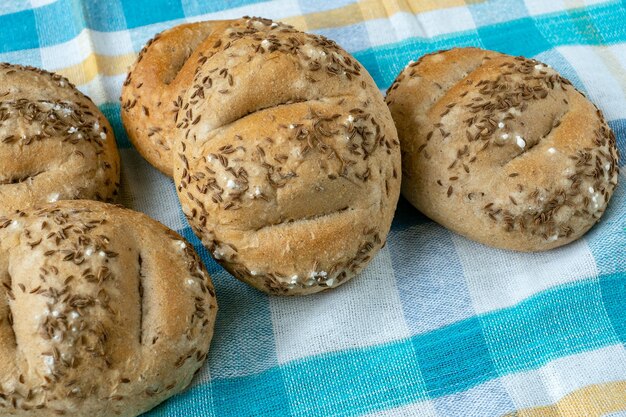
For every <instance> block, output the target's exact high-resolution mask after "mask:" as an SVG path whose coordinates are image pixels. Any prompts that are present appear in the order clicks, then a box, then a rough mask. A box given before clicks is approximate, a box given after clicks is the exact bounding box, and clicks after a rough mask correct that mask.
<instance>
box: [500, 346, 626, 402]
mask: <svg viewBox="0 0 626 417" xmlns="http://www.w3.org/2000/svg"><path fill="white" fill-rule="evenodd" d="M624 375H626V350H625V349H624V346H622V345H613V346H608V347H605V348H602V349H597V350H593V351H588V352H584V353H579V354H576V355H571V356H566V357H563V358H559V359H556V360H553V361H551V362H549V363H548V364H546V365H544V366H542V367H541V368H539V369H534V370H532V371H526V372H520V373H515V374H510V375H506V376H503V377H501V378H500V379H501V380H502V383H503V384H504V386H505V387H506V390H507V391H508V393H509V395H510V396H511V398H512V399H513V401H514V403H515V406H516V408H517V409H521V408H528V407H537V406H542V405H550V404H554V403H555V402H557V401H559V400H560V399H561V398H563V397H564V396H566V395H567V394H569V393H571V392H574V391H576V390H579V389H581V388H583V387H586V386H588V385H592V384H601V383H606V382H613V381H622V380H624Z"/></svg>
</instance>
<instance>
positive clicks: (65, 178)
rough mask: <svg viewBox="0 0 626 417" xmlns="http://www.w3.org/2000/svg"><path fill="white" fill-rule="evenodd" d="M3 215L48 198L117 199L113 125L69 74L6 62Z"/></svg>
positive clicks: (1, 94)
mask: <svg viewBox="0 0 626 417" xmlns="http://www.w3.org/2000/svg"><path fill="white" fill-rule="evenodd" d="M0 85H1V86H2V87H0V120H1V122H0V167H2V168H1V169H0V201H2V204H0V216H2V215H6V214H9V213H12V212H14V211H15V210H20V209H25V208H27V207H31V206H33V205H36V204H41V203H45V202H47V201H56V200H65V199H97V200H105V201H111V200H112V199H113V198H114V197H115V196H116V195H117V189H118V186H119V175H120V172H119V171H120V168H119V156H118V153H117V146H116V144H115V138H114V136H113V131H112V129H111V126H110V125H109V122H108V121H107V119H106V118H105V117H104V115H102V113H101V112H100V110H99V109H98V108H97V107H96V106H95V104H93V102H92V101H91V100H90V99H89V98H88V97H86V96H84V95H83V94H82V93H81V92H80V91H78V90H77V89H76V88H75V87H74V86H73V85H72V84H71V83H70V82H69V81H68V80H67V79H65V78H63V77H61V76H60V75H57V74H52V73H49V72H46V71H43V70H40V69H37V68H33V67H23V66H20V65H11V64H0Z"/></svg>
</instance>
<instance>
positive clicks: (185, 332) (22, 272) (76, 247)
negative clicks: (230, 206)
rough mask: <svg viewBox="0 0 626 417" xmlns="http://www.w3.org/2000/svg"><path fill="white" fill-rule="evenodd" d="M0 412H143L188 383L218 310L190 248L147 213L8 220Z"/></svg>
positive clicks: (83, 205)
mask: <svg viewBox="0 0 626 417" xmlns="http://www.w3.org/2000/svg"><path fill="white" fill-rule="evenodd" d="M0 283H1V284H2V285H0V414H2V415H3V416H7V415H8V416H17V417H38V416H42V417H43V416H51V415H71V416H77V417H87V416H89V417H112V416H127V417H134V416H136V415H139V414H141V413H142V412H144V411H147V410H149V409H150V408H152V407H154V406H155V405H157V404H158V403H160V402H161V401H163V400H165V399H166V398H168V397H170V396H172V395H174V394H176V393H178V392H180V391H181V390H183V389H184V388H185V387H186V386H187V385H188V384H189V382H190V381H191V378H192V376H193V374H194V372H195V371H196V370H197V369H198V368H200V366H201V365H202V363H203V361H204V359H205V357H206V354H207V351H208V349H209V343H210V340H211V336H212V332H213V324H214V320H215V313H216V302H215V293H214V291H213V287H212V284H211V280H210V277H209V275H208V274H207V272H206V271H205V269H204V267H203V265H202V263H201V262H200V260H199V259H198V257H197V255H196V254H195V253H194V252H193V250H192V249H191V247H190V245H189V244H188V243H187V242H185V240H184V239H183V238H182V237H180V236H179V235H178V234H176V233H175V232H173V231H172V230H169V229H167V228H166V227H165V226H163V225H161V224H160V223H158V222H156V221H154V220H152V219H150V218H148V217H147V216H145V215H143V214H141V213H137V212H133V211H131V210H127V209H124V208H121V207H120V206H112V205H109V204H105V203H100V202H95V201H87V200H80V201H63V202H58V203H53V204H48V205H45V206H43V207H42V208H38V209H29V210H26V211H23V212H19V213H18V214H15V215H13V216H11V217H8V218H2V219H0Z"/></svg>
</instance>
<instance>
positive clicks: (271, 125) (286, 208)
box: [144, 18, 400, 295]
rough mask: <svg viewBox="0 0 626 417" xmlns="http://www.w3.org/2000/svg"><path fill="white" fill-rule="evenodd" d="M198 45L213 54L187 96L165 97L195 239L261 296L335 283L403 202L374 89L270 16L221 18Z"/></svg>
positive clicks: (350, 61)
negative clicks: (222, 23) (171, 105)
mask: <svg viewBox="0 0 626 417" xmlns="http://www.w3.org/2000/svg"><path fill="white" fill-rule="evenodd" d="M203 45H211V46H212V48H213V49H210V50H208V51H199V52H198V51H196V52H194V54H196V55H197V56H198V59H195V60H194V61H193V63H192V65H185V66H184V67H183V69H182V71H189V72H190V73H191V74H192V81H191V83H190V87H188V88H187V89H186V91H185V93H184V94H183V95H182V96H178V97H174V98H173V99H172V100H170V101H172V102H176V103H177V110H178V111H177V113H176V114H175V118H176V120H177V125H176V129H175V130H174V134H173V136H172V137H173V143H174V146H175V152H176V153H175V157H174V158H173V163H174V180H175V182H176V184H177V189H178V193H179V198H180V201H181V204H182V207H183V211H184V212H185V214H186V215H187V217H188V219H189V221H190V224H191V226H192V227H193V230H194V232H195V233H196V234H197V235H198V236H200V237H201V239H202V241H203V243H204V244H205V245H206V246H207V247H208V249H209V250H210V251H211V253H212V254H213V256H214V257H215V259H217V260H218V261H219V262H220V263H221V264H222V265H223V266H224V267H225V268H226V269H227V270H228V271H230V272H231V273H232V274H233V275H235V276H236V277H237V278H239V279H241V280H243V281H245V282H247V283H249V284H250V285H252V286H254V287H256V288H258V289H260V290H262V291H265V292H267V293H271V294H285V295H295V294H307V293H313V292H317V291H321V290H325V289H327V288H332V287H336V286H338V285H340V284H342V283H344V282H346V281H347V280H348V279H350V278H352V277H353V276H355V275H356V274H357V273H358V272H359V271H361V270H362V269H363V268H364V267H365V266H366V265H367V264H368V262H369V261H370V260H371V259H372V257H373V256H374V254H375V253H376V252H377V251H378V250H379V249H380V248H381V247H382V245H383V244H384V242H385V239H386V236H387V233H388V232H389V228H390V226H391V220H392V217H393V213H394V210H395V207H396V203H397V200H398V196H399V193H400V148H399V141H398V140H397V133H396V130H395V127H394V125H393V120H392V119H391V115H390V114H389V110H388V109H387V107H386V106H385V103H384V101H383V98H382V95H381V94H380V92H379V90H378V89H377V87H376V85H375V84H374V81H373V80H372V78H371V77H370V76H369V74H368V73H367V72H366V71H365V70H364V69H363V68H362V67H361V65H360V64H359V63H358V62H356V61H355V60H354V58H352V57H351V56H350V55H349V54H348V53H347V52H345V51H344V50H343V49H341V48H340V47H338V46H337V45H336V44H335V43H334V42H332V41H330V40H328V39H326V38H324V37H321V36H316V35H310V34H306V33H303V32H299V31H297V30H295V29H293V28H292V27H290V26H286V25H283V24H279V23H273V22H272V21H271V20H267V19H260V18H243V19H240V20H234V21H231V22H228V26H227V28H226V29H224V30H221V31H215V32H213V33H211V34H210V35H209V36H208V37H207V38H206V39H205V40H204V41H203ZM144 59H146V58H144ZM179 77H180V75H179Z"/></svg>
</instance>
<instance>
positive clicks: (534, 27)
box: [0, 0, 626, 417]
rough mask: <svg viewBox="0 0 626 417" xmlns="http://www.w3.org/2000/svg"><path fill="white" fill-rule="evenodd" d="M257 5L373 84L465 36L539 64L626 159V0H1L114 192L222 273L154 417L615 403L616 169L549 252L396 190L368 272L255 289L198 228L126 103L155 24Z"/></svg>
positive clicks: (622, 239) (547, 409) (620, 364)
mask: <svg viewBox="0 0 626 417" xmlns="http://www.w3.org/2000/svg"><path fill="white" fill-rule="evenodd" d="M242 15H261V16H265V17H269V18H273V19H278V20H282V21H284V22H286V23H290V24H293V25H295V26H296V27H297V28H299V29H302V30H307V31H311V32H314V33H319V34H323V35H325V36H328V37H330V38H332V39H334V40H336V41H337V42H338V43H339V44H340V45H342V46H343V47H344V48H346V49H347V50H348V51H350V52H351V53H353V54H354V55H355V56H356V58H357V59H358V60H359V61H361V63H363V65H364V66H365V67H366V68H367V69H368V70H369V72H370V73H371V74H372V76H373V77H374V79H375V80H376V82H377V83H378V86H379V87H380V88H381V90H384V89H385V88H386V87H387V86H388V85H389V84H390V83H391V81H392V80H393V79H394V78H395V75H396V74H397V73H398V72H399V71H400V69H401V68H403V67H404V66H405V65H406V64H407V62H408V61H409V60H410V59H416V58H418V57H419V56H420V55H422V54H424V53H426V52H431V51H434V50H438V49H444V48H450V47H453V46H467V45H474V46H480V47H484V48H489V49H495V50H499V51H502V52H506V53H509V54H521V55H525V56H528V57H534V58H537V59H539V60H541V61H544V62H546V63H549V64H550V65H552V66H553V67H555V68H556V69H557V70H559V71H560V72H561V73H562V74H563V75H564V76H566V77H567V78H569V79H570V80H571V81H572V82H573V83H574V85H576V87H578V88H579V89H581V90H582V91H584V92H585V93H586V94H587V95H588V97H590V99H591V100H592V101H594V102H595V103H597V104H598V106H599V107H600V108H601V109H602V110H603V112H604V113H605V115H606V117H607V118H608V120H609V124H610V125H611V127H612V128H613V130H614V131H615V133H616V135H617V142H618V146H619V147H620V149H621V154H622V155H625V156H626V2H622V1H598V0H593V1H583V0H527V1H525V2H524V1H514V0H503V1H485V0H467V1H463V0H441V1H434V0H320V1H313V0H311V1H308V0H300V1H296V0H279V1H275V2H262V1H255V0H58V1H50V0H30V1H29V0H2V1H0V60H1V61H8V62H13V63H22V64H30V65H35V66H39V67H43V68H46V69H48V70H53V71H57V72H59V73H61V74H63V75H66V76H67V77H68V78H70V80H71V81H73V82H74V83H76V84H77V85H78V86H79V88H80V89H81V90H82V91H84V92H85V93H87V94H88V95H90V96H91V97H92V98H93V99H94V101H95V102H96V103H97V104H98V105H99V106H100V108H101V109H102V110H103V111H104V113H105V114H106V115H107V116H108V117H109V119H110V120H111V122H112V124H113V126H114V127H115V133H116V135H117V141H118V145H119V147H120V151H121V155H122V163H123V165H122V167H123V169H122V184H123V187H122V197H121V203H123V204H125V205H127V206H129V207H132V208H134V209H136V210H140V211H143V212H145V213H147V214H149V215H150V216H152V217H154V218H156V219H158V220H159V221H161V222H163V223H164V224H166V225H168V226H169V227H171V228H173V229H175V230H177V231H179V232H180V233H182V234H183V235H184V236H185V237H186V238H188V239H190V241H191V242H192V243H193V244H194V245H195V247H196V249H197V250H198V252H199V253H200V254H201V256H202V258H203V260H204V262H205V263H206V265H207V267H208V269H209V271H210V272H211V274H212V277H213V280H214V282H215V285H216V288H217V293H218V301H219V305H220V311H219V315H218V320H217V325H216V329H215V338H214V340H213V345H212V349H211V351H210V354H209V359H208V362H207V364H206V366H205V367H204V368H203V370H202V372H201V373H200V374H199V375H198V376H197V378H196V379H195V381H194V383H193V384H192V386H191V387H190V389H189V390H187V391H186V392H185V393H183V394H181V395H178V396H177V397H175V398H173V399H171V400H170V401H167V402H166V403H164V404H162V405H161V406H159V407H157V408H156V409H155V410H153V411H152V412H150V413H148V414H147V415H148V416H155V417H156V416H180V417H183V416H184V417H188V416H219V417H222V416H227V417H228V416H237V417H240V416H278V417H280V416H320V417H327V416H357V415H373V416H500V415H505V414H509V415H516V416H600V415H610V416H626V411H624V410H626V349H625V347H626V170H625V169H624V168H623V165H624V162H623V160H622V161H621V162H620V165H621V166H622V169H621V174H620V181H621V183H620V184H619V186H618V187H617V190H616V192H615V195H614V196H613V199H612V201H611V203H610V205H609V209H608V210H607V212H606V213H605V215H604V217H603V219H602V221H601V222H600V223H599V224H598V225H597V226H595V227H594V228H593V229H592V230H591V231H590V232H589V233H588V234H587V235H586V236H585V237H584V238H583V239H581V240H579V241H577V242H575V243H573V244H570V245H568V246H566V247H563V248H560V249H557V250H553V251H549V252H546V253H540V254H521V253H513V252H507V251H501V250H496V249H491V248H488V247H485V246H482V245H480V244H477V243H474V242H472V241H469V240H467V239H465V238H462V237H460V236H458V235H455V234H453V233H451V232H449V231H447V230H446V229H444V228H442V227H440V226H438V225H437V224H435V223H433V222H431V221H429V220H428V219H426V218H424V217H423V216H422V215H421V214H420V213H419V212H418V211H417V210H415V209H414V208H412V207H411V206H410V205H409V204H408V203H407V202H406V201H404V200H403V199H401V200H400V203H399V207H398V210H397V213H396V217H395V220H394V223H393V227H392V231H391V233H390V236H389V240H388V244H387V246H386V247H385V248H384V249H383V250H381V252H380V253H379V254H378V255H377V256H376V258H375V259H374V261H373V262H372V263H371V265H370V266H369V267H368V268H367V269H366V271H365V272H363V273H362V274H361V276H359V277H357V278H356V279H354V280H353V281H351V282H349V283H348V284H346V285H344V286H342V287H340V288H338V289H336V290H333V291H330V292H328V293H324V294H319V295H314V296H308V297H304V298H279V297H268V296H265V295H263V294H261V293H259V292H257V291H255V290H253V289H251V288H250V287H248V286H246V285H245V284H242V283H240V282H239V281H237V280H235V279H234V278H233V277H231V276H230V275H229V274H228V273H226V272H225V271H224V270H223V269H221V268H220V267H219V266H218V265H217V264H216V263H215V262H214V261H213V260H212V259H211V258H210V256H209V255H208V254H207V252H206V251H205V250H204V249H203V248H202V247H201V245H200V243H199V241H198V239H197V238H195V237H194V235H193V233H192V232H191V229H190V228H189V226H188V224H187V222H186V220H185V219H184V216H183V214H182V212H181V210H180V208H179V204H178V199H177V198H176V193H175V189H174V185H173V183H172V181H171V180H170V179H168V178H166V177H164V176H163V175H161V174H160V173H159V172H157V171H156V170H155V169H154V168H152V167H151V166H150V165H148V163H147V162H145V161H144V160H143V159H142V158H141V157H140V156H139V154H138V153H137V152H136V151H135V150H134V149H133V147H132V146H131V145H130V143H129V142H128V139H127V137H126V135H125V133H124V130H123V128H122V126H121V123H120V105H119V101H118V97H119V94H120V88H121V85H122V82H123V79H124V76H125V73H126V70H127V67H128V66H129V65H130V64H131V63H132V62H133V60H134V59H135V56H136V53H137V52H138V51H139V50H140V48H141V47H142V46H143V44H144V43H145V42H146V41H147V40H148V39H149V38H150V37H152V36H153V35H154V34H155V33H157V32H159V31H161V30H163V29H165V28H168V27H170V26H173V25H176V24H179V23H182V22H186V21H197V20H205V19H222V18H230V17H240V16H242Z"/></svg>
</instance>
